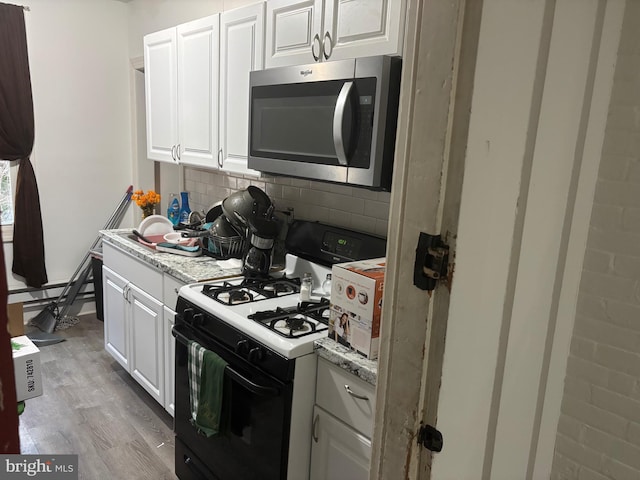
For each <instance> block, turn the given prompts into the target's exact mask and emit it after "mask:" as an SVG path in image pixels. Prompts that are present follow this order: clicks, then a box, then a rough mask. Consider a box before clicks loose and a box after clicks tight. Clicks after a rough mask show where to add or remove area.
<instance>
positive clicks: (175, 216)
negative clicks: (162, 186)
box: [167, 193, 180, 225]
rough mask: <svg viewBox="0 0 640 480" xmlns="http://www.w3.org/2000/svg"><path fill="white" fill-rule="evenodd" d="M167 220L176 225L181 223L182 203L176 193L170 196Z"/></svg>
mask: <svg viewBox="0 0 640 480" xmlns="http://www.w3.org/2000/svg"><path fill="white" fill-rule="evenodd" d="M167 218H168V219H169V220H170V221H171V223H173V224H174V225H178V223H180V201H179V200H178V196H177V195H176V194H175V193H171V194H170V198H169V206H168V207H167Z"/></svg>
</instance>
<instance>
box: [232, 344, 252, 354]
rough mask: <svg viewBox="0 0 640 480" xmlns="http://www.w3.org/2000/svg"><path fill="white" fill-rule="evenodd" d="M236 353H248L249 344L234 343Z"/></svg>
mask: <svg viewBox="0 0 640 480" xmlns="http://www.w3.org/2000/svg"><path fill="white" fill-rule="evenodd" d="M235 351H236V353H239V354H242V355H245V354H246V353H247V352H248V351H249V342H248V341H247V340H240V341H238V343H236V348H235Z"/></svg>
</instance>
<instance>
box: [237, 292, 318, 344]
mask: <svg viewBox="0 0 640 480" xmlns="http://www.w3.org/2000/svg"><path fill="white" fill-rule="evenodd" d="M328 315H329V300H327V299H326V298H323V299H322V300H321V301H320V302H301V303H299V304H298V305H296V306H294V307H288V308H281V307H276V308H275V309H273V310H263V311H261V312H256V313H252V314H251V315H248V317H247V318H249V319H251V320H255V321H256V322H258V323H260V324H261V325H263V326H264V327H266V328H268V329H270V330H272V331H274V332H276V333H278V334H279V335H282V336H283V337H287V338H298V337H303V336H305V335H311V334H313V333H318V332H322V331H324V330H327V328H328V326H327V325H328V323H329V317H328Z"/></svg>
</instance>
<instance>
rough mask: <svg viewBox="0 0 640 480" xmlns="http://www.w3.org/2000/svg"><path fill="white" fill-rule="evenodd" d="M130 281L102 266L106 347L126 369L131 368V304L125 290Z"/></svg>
mask: <svg viewBox="0 0 640 480" xmlns="http://www.w3.org/2000/svg"><path fill="white" fill-rule="evenodd" d="M128 283H129V282H127V280H125V279H124V278H122V277H121V276H120V275H118V274H117V273H115V272H114V271H112V270H111V269H110V268H108V267H107V266H104V267H103V268H102V292H103V297H104V299H103V301H104V319H105V321H104V348H105V350H107V352H109V353H110V354H111V356H112V357H113V358H115V359H116V360H117V361H118V363H119V364H120V365H122V366H123V367H124V368H125V369H126V370H129V315H128V311H129V304H128V303H127V301H126V300H125V294H124V290H125V288H126V287H127V284H128Z"/></svg>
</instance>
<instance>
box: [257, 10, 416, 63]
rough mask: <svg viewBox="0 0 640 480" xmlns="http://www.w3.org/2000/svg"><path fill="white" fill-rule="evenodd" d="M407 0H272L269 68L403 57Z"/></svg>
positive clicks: (267, 45)
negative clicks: (390, 56)
mask: <svg viewBox="0 0 640 480" xmlns="http://www.w3.org/2000/svg"><path fill="white" fill-rule="evenodd" d="M405 9H406V2H405V0H270V1H268V2H267V11H266V15H267V19H266V20H267V22H266V37H265V49H266V58H265V68H271V67H278V66H285V65H299V64H305V63H313V62H316V61H326V60H342V59H345V58H356V57H368V56H372V55H402V42H403V38H404V37H403V32H404V17H405Z"/></svg>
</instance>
